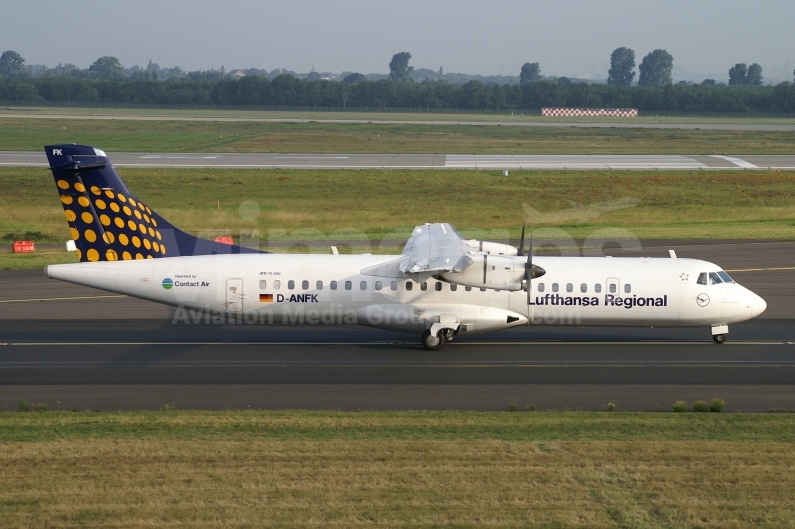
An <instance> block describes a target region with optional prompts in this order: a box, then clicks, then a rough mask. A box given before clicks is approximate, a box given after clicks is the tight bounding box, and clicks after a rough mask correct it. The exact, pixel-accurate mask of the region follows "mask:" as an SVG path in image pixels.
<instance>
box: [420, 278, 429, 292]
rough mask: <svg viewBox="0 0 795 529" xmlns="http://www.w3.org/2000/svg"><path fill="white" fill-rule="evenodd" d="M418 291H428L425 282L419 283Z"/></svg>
mask: <svg viewBox="0 0 795 529" xmlns="http://www.w3.org/2000/svg"><path fill="white" fill-rule="evenodd" d="M420 290H422V291H423V292H425V291H426V290H428V283H427V282H426V281H423V282H422V283H420Z"/></svg>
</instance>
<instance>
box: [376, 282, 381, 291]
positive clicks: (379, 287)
mask: <svg viewBox="0 0 795 529" xmlns="http://www.w3.org/2000/svg"><path fill="white" fill-rule="evenodd" d="M381 286H382V285H381V282H380V281H376V282H375V289H376V290H381Z"/></svg>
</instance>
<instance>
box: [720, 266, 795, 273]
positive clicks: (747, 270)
mask: <svg viewBox="0 0 795 529" xmlns="http://www.w3.org/2000/svg"><path fill="white" fill-rule="evenodd" d="M767 270H795V266H782V267H777V268H740V269H738V270H724V272H731V273H733V274H736V273H737V272H763V271H767Z"/></svg>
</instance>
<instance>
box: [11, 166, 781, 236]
mask: <svg viewBox="0 0 795 529" xmlns="http://www.w3.org/2000/svg"><path fill="white" fill-rule="evenodd" d="M121 175H122V177H123V178H124V180H125V182H126V183H127V185H128V187H129V188H130V190H131V191H132V192H133V193H135V194H136V195H137V196H139V197H140V198H141V199H142V200H144V202H145V203H146V204H147V205H149V206H150V207H152V208H153V209H156V210H157V211H158V212H159V213H160V214H162V215H163V216H164V217H166V218H167V219H169V220H170V221H171V222H173V223H174V224H175V225H176V226H179V227H181V228H183V229H185V230H187V231H190V232H193V233H199V234H204V235H205V236H207V235H224V234H226V235H230V234H231V235H234V236H240V235H241V234H242V235H243V238H244V240H246V239H249V240H251V239H253V240H256V239H259V240H291V239H292V240H326V239H330V240H339V239H360V240H363V241H367V240H368V239H375V240H380V239H382V238H387V239H400V238H404V239H405V238H407V237H408V236H409V234H410V231H411V229H412V228H413V227H414V226H416V225H417V224H421V223H423V222H450V223H451V224H453V225H455V226H456V227H458V228H459V229H460V230H461V231H462V232H463V233H464V234H465V235H468V236H472V237H478V238H481V237H484V238H488V237H491V238H497V239H500V238H502V239H507V238H508V236H509V235H510V236H511V237H514V238H518V236H519V231H520V229H521V225H522V220H523V218H524V217H525V215H526V213H527V211H526V210H525V209H523V204H527V205H529V206H530V207H532V208H533V209H535V210H536V211H537V212H538V214H533V215H532V216H530V217H528V223H529V224H532V226H533V227H534V228H535V230H536V232H535V234H536V237H537V238H539V239H542V238H565V237H567V236H568V237H573V238H575V239H585V238H587V237H589V236H591V235H594V233H595V232H597V231H598V230H608V231H607V232H604V231H603V232H600V233H601V234H602V235H603V236H604V235H609V236H616V235H621V234H622V233H623V236H624V237H627V236H635V237H638V238H641V239H650V238H654V239H666V238H667V239H684V238H699V239H730V238H731V239H792V238H795V172H772V171H768V172H759V171H755V172H750V171H749V172H729V173H720V172H699V171H680V172H659V171H653V172H643V171H641V172H632V171H594V172H583V171H571V172H566V171H546V172H545V171H540V172H533V171H514V172H511V174H510V176H509V177H507V178H505V177H502V176H501V175H500V173H499V172H497V171H455V170H438V171H430V170H426V171H411V170H394V171H393V170H350V171H349V170H334V171H323V170H316V171H315V170H236V169H133V168H124V169H122V170H121ZM618 199H624V200H627V201H628V203H634V204H636V205H634V206H633V207H623V208H621V209H616V210H614V211H606V212H603V213H596V214H591V213H588V211H590V210H589V209H588V208H587V206H589V205H592V204H594V203H603V202H605V201H610V200H618ZM219 203H220V210H218V209H217V207H218V204H219ZM582 207H586V208H585V209H583V208H582ZM610 230H613V231H612V232H611V231H610ZM616 230H627V231H628V232H629V233H627V231H625V232H618V231H616ZM68 234H69V231H68V226H67V224H66V222H65V220H64V218H63V211H62V208H61V204H60V203H59V202H58V200H57V197H56V190H55V186H54V184H53V181H52V176H51V175H50V174H48V172H46V171H44V170H42V169H38V168H0V242H5V243H6V244H8V243H9V242H10V241H13V240H18V239H33V240H34V241H36V242H38V243H59V242H63V241H65V240H66V239H67V238H68ZM323 251H325V250H323Z"/></svg>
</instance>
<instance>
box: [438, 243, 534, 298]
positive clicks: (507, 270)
mask: <svg viewBox="0 0 795 529" xmlns="http://www.w3.org/2000/svg"><path fill="white" fill-rule="evenodd" d="M514 250H515V249H514ZM526 263H527V257H526V256H515V257H506V256H502V255H489V254H485V253H474V254H471V255H464V256H462V257H461V258H460V259H459V260H458V262H457V263H456V264H455V265H454V266H453V269H452V270H451V271H449V272H445V273H443V274H440V277H441V278H442V279H444V280H445V281H447V282H448V283H453V284H456V285H463V286H467V287H475V288H492V289H497V290H511V291H515V290H521V289H522V282H523V281H524V280H525V268H526V267H525V265H526Z"/></svg>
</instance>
